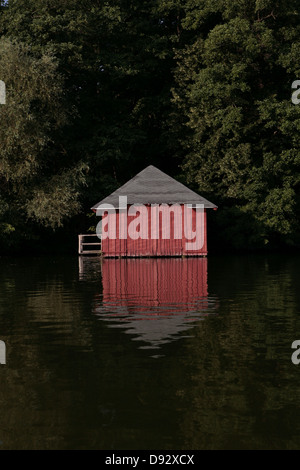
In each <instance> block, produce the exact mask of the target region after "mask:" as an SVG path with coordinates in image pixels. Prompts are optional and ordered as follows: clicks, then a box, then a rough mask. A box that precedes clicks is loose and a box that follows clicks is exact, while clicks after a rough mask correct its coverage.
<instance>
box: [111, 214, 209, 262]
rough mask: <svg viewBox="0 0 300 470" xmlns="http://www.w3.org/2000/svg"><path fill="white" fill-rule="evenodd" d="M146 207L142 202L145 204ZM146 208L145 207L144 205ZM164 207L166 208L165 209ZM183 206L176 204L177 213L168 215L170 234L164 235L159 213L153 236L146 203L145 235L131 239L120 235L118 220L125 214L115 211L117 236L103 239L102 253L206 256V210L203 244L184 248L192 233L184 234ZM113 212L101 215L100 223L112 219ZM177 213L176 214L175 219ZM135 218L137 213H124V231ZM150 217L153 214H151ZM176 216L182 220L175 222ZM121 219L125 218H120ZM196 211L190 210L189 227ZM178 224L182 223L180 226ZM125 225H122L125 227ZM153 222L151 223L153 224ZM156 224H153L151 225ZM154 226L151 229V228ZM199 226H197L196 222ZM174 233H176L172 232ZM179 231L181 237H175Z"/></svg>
mask: <svg viewBox="0 0 300 470" xmlns="http://www.w3.org/2000/svg"><path fill="white" fill-rule="evenodd" d="M144 207H145V206H144ZM137 209H138V208H137ZM144 210H145V209H144ZM166 210H167V209H166ZM185 210H186V209H185V207H184V206H178V207H177V209H176V211H177V212H176V215H174V216H173V215H172V216H171V219H170V221H171V224H170V237H169V238H168V239H164V238H166V235H168V234H167V233H166V232H165V227H164V226H163V224H162V220H163V216H162V215H160V224H159V230H158V227H157V228H156V230H155V231H156V238H157V239H156V238H153V233H152V231H151V207H150V206H147V214H145V217H146V218H147V219H148V233H147V235H148V239H141V238H140V239H137V240H133V239H131V238H130V237H127V239H126V238H125V237H124V235H123V236H122V234H121V233H120V227H121V224H120V220H121V218H122V217H123V218H124V215H123V214H120V213H119V212H118V213H117V214H116V238H115V239H113V238H107V239H105V240H102V253H103V256H104V257H119V256H121V257H142V256H182V255H185V256H205V255H207V214H206V210H204V213H203V218H202V222H201V223H202V235H203V244H202V243H201V248H196V249H193V250H187V248H186V244H187V243H190V242H191V241H192V240H191V235H188V238H186V236H185V235H186V234H185V230H184V227H185V225H184V224H185ZM114 217H115V215H114V214H111V213H106V214H104V217H103V226H105V224H106V223H107V221H108V223H111V222H112V220H113V218H114ZM176 217H178V218H177V219H176ZM135 218H136V216H134V215H132V216H129V215H127V233H128V227H129V226H130V224H131V222H132V221H133V220H134V219H135ZM152 218H153V217H152ZM179 218H180V219H181V224H180V223H176V222H178V220H179ZM123 220H124V219H123ZM196 220H197V219H196V211H195V210H193V211H192V227H191V230H193V231H195V230H196ZM180 225H181V227H180ZM124 226H125V225H123V227H124ZM152 226H153V225H152ZM154 228H155V227H154ZM152 230H153V229H152ZM198 230H200V227H199V226H198ZM175 234H176V235H175ZM178 235H179V236H180V238H179V239H178V238H177V237H178Z"/></svg>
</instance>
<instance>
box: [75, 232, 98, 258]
mask: <svg viewBox="0 0 300 470" xmlns="http://www.w3.org/2000/svg"><path fill="white" fill-rule="evenodd" d="M86 237H97V238H98V236H97V235H93V234H92V235H91V234H84V235H78V254H79V255H100V254H101V240H100V239H99V238H98V241H97V242H96V243H93V242H87V241H85V238H86ZM85 246H89V247H91V246H98V247H99V248H98V250H85V249H84V247H85Z"/></svg>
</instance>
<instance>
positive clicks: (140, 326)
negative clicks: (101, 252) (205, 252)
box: [94, 258, 215, 347]
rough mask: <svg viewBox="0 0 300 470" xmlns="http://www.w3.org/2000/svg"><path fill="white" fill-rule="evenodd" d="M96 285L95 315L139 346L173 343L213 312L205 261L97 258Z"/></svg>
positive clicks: (213, 306) (213, 304) (190, 259)
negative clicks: (99, 271) (99, 263)
mask: <svg viewBox="0 0 300 470" xmlns="http://www.w3.org/2000/svg"><path fill="white" fill-rule="evenodd" d="M102 282H103V294H102V296H100V295H99V296H98V298H97V301H96V307H95V310H94V311H95V313H96V314H97V315H99V318H100V319H101V320H104V321H106V322H107V323H108V325H109V326H110V327H115V328H123V329H125V332H126V333H128V334H130V335H132V336H133V338H132V339H134V340H137V341H143V342H145V343H147V346H145V345H144V347H149V346H151V347H158V346H159V345H161V344H163V343H166V342H169V341H170V340H172V339H175V336H176V335H178V334H179V333H181V332H183V331H186V330H188V329H190V328H192V327H193V326H194V325H195V322H196V321H199V320H201V319H203V318H205V316H207V315H208V314H209V313H213V312H214V309H215V301H214V299H213V298H209V296H208V286H207V259H206V258H189V259H177V258H165V259H127V260H126V259H110V260H103V264H102Z"/></svg>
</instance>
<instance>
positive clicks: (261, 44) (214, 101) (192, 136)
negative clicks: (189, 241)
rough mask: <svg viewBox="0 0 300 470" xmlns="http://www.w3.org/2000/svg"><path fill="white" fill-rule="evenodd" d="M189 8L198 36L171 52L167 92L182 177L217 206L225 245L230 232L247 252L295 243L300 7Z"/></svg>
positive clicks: (205, 0) (198, 3) (187, 24)
mask: <svg viewBox="0 0 300 470" xmlns="http://www.w3.org/2000/svg"><path fill="white" fill-rule="evenodd" d="M185 12H186V16H185V18H184V20H183V22H182V24H183V27H184V28H185V29H187V30H188V31H192V32H193V33H194V39H193V41H191V42H190V43H189V44H187V45H186V46H185V47H184V48H183V49H182V50H181V51H179V53H178V55H177V60H178V67H177V71H176V81H177V86H176V87H175V90H174V94H173V96H174V102H175V104H176V106H177V110H178V111H177V116H178V115H180V118H181V121H182V122H183V126H182V128H183V129H184V128H185V132H184V134H183V136H182V138H181V142H182V148H183V149H184V150H185V152H186V158H185V163H184V167H183V168H184V170H185V174H186V177H187V179H188V181H189V182H190V183H192V184H194V185H195V187H196V188H197V189H198V190H200V191H202V192H206V193H207V194H208V195H209V196H210V197H211V198H212V200H213V201H214V202H216V203H217V204H219V205H220V206H221V207H222V214H220V217H219V223H220V227H219V229H222V236H223V242H224V237H225V236H226V235H227V238H228V240H227V241H228V242H229V243H232V244H233V245H240V246H242V245H243V246H244V247H245V246H248V247H249V245H250V246H263V245H264V244H267V243H269V242H270V241H271V240H274V239H278V238H283V237H284V239H285V241H286V242H288V243H296V241H297V233H299V184H300V173H299V169H300V158H299V150H300V148H299V145H300V144H299V139H298V135H299V131H300V107H296V106H294V105H293V104H292V103H291V84H292V82H293V81H294V80H295V79H296V78H298V77H299V76H300V61H299V54H297V53H296V51H297V50H299V32H300V24H299V14H300V8H299V5H298V3H297V2H295V1H294V2H287V1H284V2H270V1H269V0H257V1H254V0H252V1H250V2H249V0H244V1H240V0H230V1H229V0H223V1H218V2H212V1H210V0H187V1H186V2H185ZM182 116H183V118H182ZM230 238H231V239H232V238H234V240H229V239H230Z"/></svg>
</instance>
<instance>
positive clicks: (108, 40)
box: [0, 0, 300, 249]
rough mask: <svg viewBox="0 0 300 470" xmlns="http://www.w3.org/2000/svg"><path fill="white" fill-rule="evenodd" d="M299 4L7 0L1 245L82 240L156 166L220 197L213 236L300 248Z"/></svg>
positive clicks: (0, 139) (1, 29)
mask: <svg viewBox="0 0 300 470" xmlns="http://www.w3.org/2000/svg"><path fill="white" fill-rule="evenodd" d="M3 3H5V2H2V5H3ZM299 14H300V5H299V3H298V2H297V1H296V0H291V1H287V0H283V1H280V2H279V1H275V2H274V1H272V2H271V1H270V0H256V1H255V0H230V1H229V0H218V1H217V0H183V1H180V2H179V0H148V1H145V0H141V1H139V2H134V1H132V0H113V1H110V2H105V1H102V0H97V1H96V0H94V1H92V0H82V1H79V0H51V2H50V1H49V2H48V1H44V0H9V3H8V5H6V6H4V5H3V6H2V8H1V10H0V36H2V38H1V40H0V80H4V81H5V82H6V84H7V104H6V105H5V106H3V105H2V106H1V105H0V119H1V128H0V201H1V206H0V244H1V243H2V246H3V247H4V249H6V247H7V246H8V243H12V244H13V246H15V245H16V243H18V241H20V240H23V239H24V234H25V233H26V237H27V238H29V239H37V238H38V237H40V238H41V237H44V236H46V234H48V232H49V233H50V231H51V230H53V229H57V228H58V227H63V228H64V230H66V229H67V228H69V230H70V227H72V230H71V233H73V237H74V239H75V238H76V234H77V232H79V231H81V230H83V231H85V230H87V229H88V227H89V225H91V220H90V219H89V218H88V217H86V214H88V212H89V207H90V206H91V205H92V204H94V203H95V202H97V201H98V200H100V199H101V197H104V196H105V195H107V194H109V193H110V192H111V191H112V190H113V189H115V188H116V187H118V186H119V185H120V184H122V183H124V182H125V181H126V180H128V179H129V178H130V177H132V176H134V175H135V174H136V173H137V172H138V171H140V170H141V169H143V168H144V167H145V166H147V165H148V164H154V165H156V166H158V167H159V168H161V169H162V170H164V171H166V172H167V173H169V174H171V175H172V176H175V177H178V178H179V179H180V180H181V181H183V182H186V183H188V184H189V185H190V186H191V187H192V188H193V189H195V190H196V191H199V192H200V193H201V194H203V195H204V196H206V197H207V198H208V199H210V200H212V201H213V202H214V203H216V204H217V205H218V206H219V207H220V209H219V211H218V213H217V214H215V213H214V214H213V217H211V220H210V228H211V232H212V233H211V235H210V237H211V238H210V240H211V243H212V241H213V240H214V243H215V245H216V246H217V245H219V244H220V243H221V244H222V248H223V247H224V245H226V246H227V247H238V248H260V247H264V246H270V247H277V246H287V245H290V246H297V245H298V246H299V245H300V240H299V185H300V177H299V175H300V172H299V167H300V156H299V141H298V133H299V132H300V106H295V105H294V104H292V102H291V84H292V82H293V81H294V80H296V79H300V59H299V54H298V51H299V46H300V39H299V38H300V34H299V33H300V22H299ZM73 216H75V218H74V217H73ZM72 217H73V218H72ZM70 224H71V225H70ZM47 227H48V228H47ZM60 230H62V229H60ZM67 231H68V230H67ZM47 236H48V235H47Z"/></svg>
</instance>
